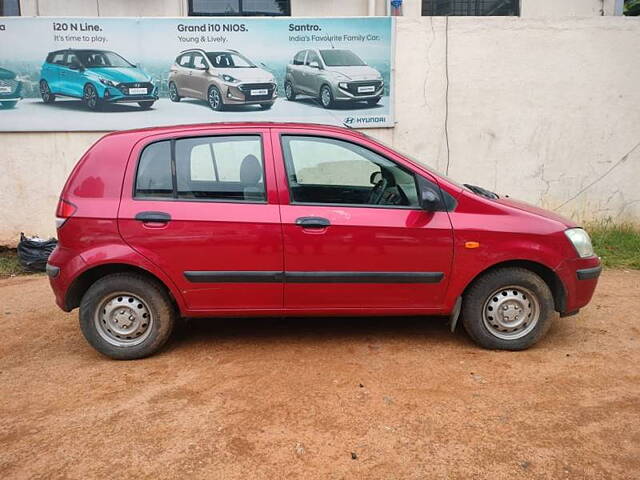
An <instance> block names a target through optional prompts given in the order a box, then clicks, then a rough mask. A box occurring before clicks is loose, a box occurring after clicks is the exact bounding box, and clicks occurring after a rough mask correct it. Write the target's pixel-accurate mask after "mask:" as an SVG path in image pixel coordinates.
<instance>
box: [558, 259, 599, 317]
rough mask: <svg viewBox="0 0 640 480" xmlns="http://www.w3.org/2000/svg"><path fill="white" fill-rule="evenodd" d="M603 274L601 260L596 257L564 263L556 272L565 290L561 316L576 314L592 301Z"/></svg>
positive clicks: (570, 260)
mask: <svg viewBox="0 0 640 480" xmlns="http://www.w3.org/2000/svg"><path fill="white" fill-rule="evenodd" d="M601 272H602V265H601V264H600V258H598V257H595V256H594V257H588V258H572V259H569V260H565V261H564V262H562V264H561V265H560V267H559V268H558V269H557V270H556V273H557V274H558V276H559V277H560V279H561V280H562V283H563V285H564V289H565V302H564V305H563V306H562V311H561V312H560V313H561V314H563V315H564V316H566V315H569V314H572V313H575V312H577V311H578V310H580V309H581V308H582V307H584V306H585V305H587V304H588V303H589V302H590V301H591V298H592V297H593V293H594V292H595V290H596V286H597V285H598V278H599V276H600V273H601Z"/></svg>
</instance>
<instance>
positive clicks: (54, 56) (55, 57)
mask: <svg viewBox="0 0 640 480" xmlns="http://www.w3.org/2000/svg"><path fill="white" fill-rule="evenodd" d="M47 62H49V63H55V64H58V65H64V52H58V53H51V54H50V55H49V58H48V59H47Z"/></svg>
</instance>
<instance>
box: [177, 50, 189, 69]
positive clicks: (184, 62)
mask: <svg viewBox="0 0 640 480" xmlns="http://www.w3.org/2000/svg"><path fill="white" fill-rule="evenodd" d="M178 65H180V66H181V67H186V68H192V64H191V54H190V53H185V54H184V55H182V56H181V57H178Z"/></svg>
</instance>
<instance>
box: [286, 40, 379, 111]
mask: <svg viewBox="0 0 640 480" xmlns="http://www.w3.org/2000/svg"><path fill="white" fill-rule="evenodd" d="M284 91H285V95H286V97H287V100H291V101H293V100H295V99H296V97H297V96H298V95H310V96H312V97H315V98H317V99H319V100H320V103H321V104H322V106H323V107H324V108H332V107H334V106H335V104H336V102H362V101H364V102H367V104H368V105H370V106H374V105H376V104H377V103H378V102H379V101H380V98H381V97H382V94H383V92H384V81H383V79H382V75H381V74H380V72H378V71H377V70H376V69H375V68H372V67H370V66H369V65H367V64H366V63H365V62H364V61H363V60H362V59H361V58H360V57H359V56H358V55H356V54H355V53H353V52H352V51H351V50H338V49H327V50H302V51H300V52H298V53H297V54H296V55H295V56H294V57H293V60H292V62H291V63H290V64H289V65H287V71H286V74H285V82H284Z"/></svg>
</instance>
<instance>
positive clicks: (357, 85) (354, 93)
mask: <svg viewBox="0 0 640 480" xmlns="http://www.w3.org/2000/svg"><path fill="white" fill-rule="evenodd" d="M341 84H346V85H343V86H341ZM344 86H346V88H344ZM361 88H373V89H374V90H372V91H370V92H359V89H361ZM383 93H384V83H383V82H381V81H379V80H371V81H366V80H364V81H356V82H338V83H337V84H335V85H333V99H334V100H338V101H356V102H357V101H360V100H370V99H372V98H379V97H381V96H382V94H383Z"/></svg>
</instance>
